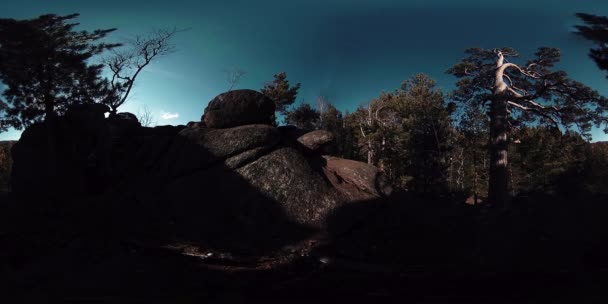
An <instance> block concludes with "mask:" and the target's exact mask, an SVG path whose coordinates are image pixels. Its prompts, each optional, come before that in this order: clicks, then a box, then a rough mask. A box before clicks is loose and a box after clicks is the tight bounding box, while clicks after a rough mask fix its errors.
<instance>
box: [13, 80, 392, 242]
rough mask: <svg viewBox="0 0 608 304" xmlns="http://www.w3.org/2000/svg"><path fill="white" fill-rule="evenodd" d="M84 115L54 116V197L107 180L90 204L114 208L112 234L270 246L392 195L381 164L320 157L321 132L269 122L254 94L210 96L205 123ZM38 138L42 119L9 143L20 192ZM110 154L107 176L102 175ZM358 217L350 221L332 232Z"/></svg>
mask: <svg viewBox="0 0 608 304" xmlns="http://www.w3.org/2000/svg"><path fill="white" fill-rule="evenodd" d="M84 112H85V113H84V114H83V115H84V116H83V117H85V116H86V115H88V114H87V113H86V110H85V111H84ZM89 114H91V115H94V116H95V119H73V118H69V117H68V118H66V117H60V118H59V119H58V120H57V126H58V130H57V132H56V134H58V138H59V139H61V140H60V141H58V143H57V147H58V152H59V153H58V157H59V160H58V161H57V164H58V165H59V167H60V168H61V170H60V172H61V176H58V177H57V178H58V179H59V180H61V181H62V182H61V184H62V185H65V192H62V193H63V194H62V195H65V197H66V198H68V197H70V196H79V197H80V198H79V200H80V199H83V200H84V199H85V197H86V195H91V194H98V193H100V192H90V191H89V190H88V189H89V188H90V187H89V184H90V183H99V180H100V178H96V179H90V178H88V177H87V174H89V173H87V172H93V173H94V176H100V177H101V178H103V181H106V182H107V186H106V184H104V183H99V184H100V187H99V189H102V190H104V191H105V193H104V194H103V195H104V196H103V198H98V199H99V200H102V201H103V204H108V205H111V206H113V207H112V208H115V209H114V210H115V211H111V210H112V209H111V208H110V207H108V208H110V209H108V211H107V212H108V214H112V217H113V221H115V222H120V225H119V226H120V227H121V228H120V229H131V230H133V231H136V232H133V233H143V234H146V235H149V236H151V237H153V238H157V239H164V238H166V239H180V240H185V241H189V242H195V243H198V244H200V245H203V246H209V247H214V248H218V249H226V250H233V249H235V250H247V249H248V248H249V249H251V248H256V250H260V251H267V250H274V249H277V248H281V246H284V245H285V244H289V243H293V242H295V241H297V240H300V239H301V238H302V237H303V236H304V235H306V234H308V233H310V232H311V231H314V230H318V229H325V228H326V226H327V219H328V217H329V216H330V215H331V214H333V213H334V212H335V211H336V209H338V208H340V207H342V206H344V205H347V204H349V203H352V202H355V201H363V200H367V199H376V198H379V197H382V196H384V195H388V194H389V193H390V187H388V186H387V185H386V182H385V180H384V177H383V176H382V174H381V172H380V170H379V169H377V168H375V167H373V166H370V165H367V164H364V163H360V162H356V161H350V160H345V159H339V158H333V157H324V158H323V157H321V156H320V154H321V153H320V151H321V148H323V146H324V145H326V144H328V143H330V142H331V141H332V140H333V138H334V136H333V134H331V133H330V132H327V131H320V130H319V131H313V132H308V133H306V131H303V130H299V129H294V128H282V129H281V130H279V129H277V128H275V127H273V126H272V125H270V117H272V115H273V114H274V104H273V103H272V101H270V100H269V99H267V98H266V97H265V96H263V95H262V94H260V93H258V92H256V91H252V90H238V91H231V92H227V93H224V94H221V95H219V96H218V97H216V98H215V99H214V100H213V101H212V102H211V103H210V104H209V107H208V108H207V109H206V110H205V114H204V116H203V119H204V120H205V122H204V123H203V122H193V123H189V124H188V126H187V127H185V126H162V127H156V128H145V127H141V126H139V124H138V123H137V121H136V120H133V119H131V118H132V117H130V116H128V115H127V116H125V117H120V116H115V117H111V118H107V119H105V118H103V116H101V113H100V111H97V109H91V113H89ZM91 123H94V124H95V125H94V126H91V125H90V124H91ZM123 127H124V128H123ZM104 130H105V131H104ZM108 130H109V131H108ZM78 132H80V133H82V134H80V133H78ZM46 134H47V132H46V130H45V126H44V125H35V126H33V127H31V128H28V129H27V130H26V131H25V132H24V133H23V137H22V139H21V140H20V141H19V143H18V144H16V146H15V149H14V159H15V166H14V168H15V171H14V174H13V176H14V177H17V178H15V179H14V181H15V183H16V187H15V188H14V189H15V190H17V191H18V192H20V193H22V194H27V193H28V189H32V188H34V189H39V188H40V185H43V184H44V182H45V180H44V177H39V174H38V171H39V169H38V168H40V167H44V164H45V162H46V161H47V158H45V155H44V151H45V149H44V148H45V145H46V144H47V141H46V138H45V135H46ZM75 134H79V135H78V136H76V135H75ZM99 143H103V144H102V145H100V144H99ZM108 143H109V148H108ZM108 150H109V151H108ZM307 151H308V152H309V151H316V153H305V152H307ZM82 156H85V157H84V158H82ZM108 156H109V158H110V160H111V161H110V162H109V163H110V165H111V168H110V171H111V174H105V166H106V165H107V163H108V161H107V160H108ZM90 160H92V163H91V162H90ZM87 170H88V171H87ZM99 172H101V173H104V174H97V173H99ZM95 174H97V175H95ZM32 177H34V180H32ZM104 187H105V188H104ZM102 192H103V191H102ZM39 194H41V195H44V193H43V192H40V193H39ZM90 198H91V199H95V197H94V196H91V197H90ZM366 215H367V213H363V212H362V213H360V214H358V215H356V216H349V217H348V218H347V219H345V220H344V221H343V223H341V224H340V226H341V227H342V228H341V229H345V230H346V229H348V228H349V227H350V226H352V224H353V223H354V222H356V221H357V220H360V219H361V218H362V217H364V216H366ZM169 222H171V223H174V225H172V226H169V227H167V226H166V225H167V223H169ZM116 225H118V224H116Z"/></svg>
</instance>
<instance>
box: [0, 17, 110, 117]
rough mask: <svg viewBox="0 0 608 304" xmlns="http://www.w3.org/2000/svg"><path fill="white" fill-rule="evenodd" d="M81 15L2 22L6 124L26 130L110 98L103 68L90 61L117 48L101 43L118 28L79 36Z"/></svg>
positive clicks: (0, 40)
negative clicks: (77, 20) (70, 108)
mask: <svg viewBox="0 0 608 304" xmlns="http://www.w3.org/2000/svg"><path fill="white" fill-rule="evenodd" d="M76 17H78V14H72V15H67V16H57V15H52V14H50V15H43V16H40V17H37V18H34V19H30V20H15V19H0V81H2V83H4V84H5V85H6V87H7V88H6V89H5V90H4V92H3V93H2V96H3V97H4V98H5V100H4V101H3V105H2V108H3V110H4V112H5V113H4V124H5V125H6V126H11V127H14V128H16V129H22V128H24V127H27V126H29V125H31V124H33V123H35V122H39V121H41V120H43V118H45V119H46V120H47V121H52V119H53V117H54V116H56V115H59V114H62V113H64V112H65V110H66V108H67V107H68V106H69V105H70V104H74V103H83V102H94V101H96V100H99V99H100V98H102V97H103V95H104V94H105V92H104V82H103V81H102V80H101V78H100V73H101V69H102V65H90V64H88V62H87V61H88V60H89V59H90V58H91V57H93V56H95V55H97V54H100V53H101V52H103V51H104V50H107V49H110V48H113V47H115V46H117V45H116V44H105V43H95V42H96V41H97V40H99V39H102V38H104V37H105V36H106V35H107V34H109V33H111V32H112V31H114V29H105V30H95V31H92V32H88V31H75V30H74V28H75V27H76V26H77V25H78V23H69V22H70V21H71V20H72V19H75V18H76Z"/></svg>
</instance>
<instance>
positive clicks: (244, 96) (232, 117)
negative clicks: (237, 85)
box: [201, 90, 275, 128]
mask: <svg viewBox="0 0 608 304" xmlns="http://www.w3.org/2000/svg"><path fill="white" fill-rule="evenodd" d="M274 111H275V105H274V102H273V101H272V100H270V99H269V98H268V97H266V96H265V95H264V94H262V93H260V92H257V91H254V90H234V91H229V92H226V93H222V94H220V95H218V96H217V97H215V98H213V99H212V100H211V101H210V102H209V105H208V106H207V108H205V112H204V114H203V117H201V120H202V121H204V122H205V125H206V126H207V127H209V128H231V127H236V126H242V125H249V124H269V125H270V124H272V117H273V115H274Z"/></svg>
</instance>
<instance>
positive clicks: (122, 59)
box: [103, 28, 179, 115]
mask: <svg viewBox="0 0 608 304" xmlns="http://www.w3.org/2000/svg"><path fill="white" fill-rule="evenodd" d="M178 32H179V30H177V29H175V28H173V29H160V30H155V31H152V32H150V33H148V34H146V35H136V36H135V37H133V38H131V39H128V40H127V41H126V43H125V45H126V46H127V49H124V50H115V51H113V54H112V56H110V57H107V58H105V59H104V60H103V62H104V64H105V65H106V66H107V67H108V68H109V69H110V71H111V73H112V78H111V79H110V81H109V85H110V90H109V92H108V98H106V99H105V100H104V103H105V104H106V105H108V106H109V107H110V109H111V113H112V115H115V114H116V112H117V109H118V107H120V106H122V105H123V104H124V103H125V102H126V101H127V98H128V97H129V94H130V93H131V90H132V89H133V84H134V83H135V79H136V78H137V76H139V74H140V73H141V71H142V70H143V69H144V68H145V67H146V66H148V65H149V64H150V63H151V62H152V61H154V60H156V59H157V58H158V57H162V56H165V55H168V54H171V53H173V52H174V51H175V46H174V45H173V44H171V38H173V36H175V34H176V33H178Z"/></svg>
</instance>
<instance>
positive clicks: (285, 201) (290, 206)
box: [236, 148, 343, 226]
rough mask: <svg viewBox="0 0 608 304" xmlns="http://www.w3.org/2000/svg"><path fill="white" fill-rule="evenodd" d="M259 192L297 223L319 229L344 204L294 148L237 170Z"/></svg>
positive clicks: (265, 157)
mask: <svg viewBox="0 0 608 304" xmlns="http://www.w3.org/2000/svg"><path fill="white" fill-rule="evenodd" d="M236 172H237V173H238V174H239V175H240V176H242V177H243V178H244V179H245V180H246V181H248V182H249V183H250V184H251V185H253V186H254V187H255V188H256V189H258V190H259V191H260V193H261V194H262V195H264V196H266V197H269V198H271V199H273V200H274V201H276V202H278V203H279V204H280V205H281V206H282V208H283V210H284V211H285V213H286V215H287V216H288V217H289V218H290V219H291V220H293V221H294V222H296V223H299V224H307V225H312V226H322V225H323V224H324V219H325V218H326V216H327V215H328V213H329V212H331V211H332V210H334V209H336V208H337V207H339V206H340V205H341V204H342V203H343V201H342V200H341V199H340V197H339V196H338V193H337V192H336V191H335V190H334V189H332V188H331V185H329V184H327V183H326V182H325V180H324V179H323V177H322V176H321V174H319V172H316V171H314V170H313V169H312V168H311V166H310V165H309V163H308V161H307V160H306V159H305V158H304V157H303V156H302V154H300V153H299V152H298V151H296V150H295V149H293V148H281V149H278V150H275V151H273V152H272V153H270V154H268V155H265V156H263V157H260V158H259V159H258V160H256V161H254V162H252V163H249V164H247V165H246V166H243V167H241V168H239V169H237V170H236Z"/></svg>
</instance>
